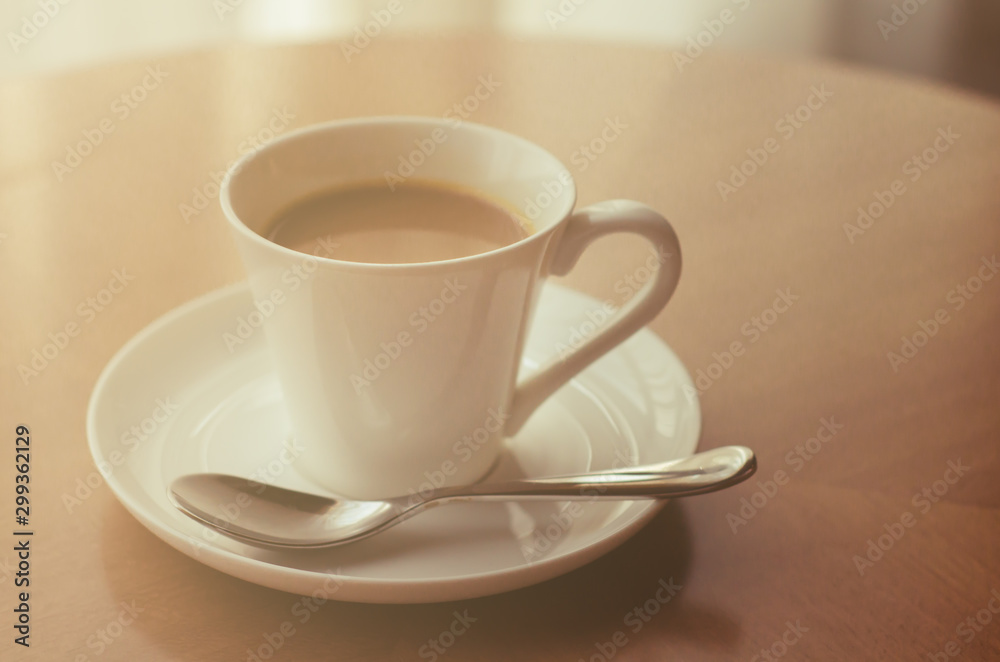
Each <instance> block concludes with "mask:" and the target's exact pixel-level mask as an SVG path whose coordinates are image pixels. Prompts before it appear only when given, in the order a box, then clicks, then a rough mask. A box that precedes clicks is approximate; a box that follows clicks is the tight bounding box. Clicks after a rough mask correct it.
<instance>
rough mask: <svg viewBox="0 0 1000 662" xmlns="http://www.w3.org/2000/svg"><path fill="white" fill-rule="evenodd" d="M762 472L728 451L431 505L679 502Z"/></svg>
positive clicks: (487, 489) (498, 487) (451, 496)
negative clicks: (526, 501)
mask: <svg viewBox="0 0 1000 662" xmlns="http://www.w3.org/2000/svg"><path fill="white" fill-rule="evenodd" d="M756 470H757V458H756V457H754V454H753V451H752V450H750V449H749V448H746V447H745V446H722V447H720V448H714V449H712V450H709V451H705V452H703V453H696V454H694V455H692V456H690V457H686V458H682V459H679V460H672V461H670V462H664V463H662V464H647V465H643V466H638V467H623V468H621V469H612V470H609V471H598V472H594V473H586V474H578V475H572V476H554V477H551V478H537V479H532V480H515V481H508V482H504V483H481V484H478V485H465V486H461V487H453V488H442V489H439V490H436V491H435V492H434V493H432V494H431V495H429V496H428V498H427V499H425V501H424V503H427V502H429V501H441V500H448V501H452V500H465V499H476V500H484V499H504V500H509V499H510V498H511V497H512V496H514V497H518V498H528V499H530V498H531V497H541V498H551V497H563V498H566V499H593V498H600V499H615V498H618V499H634V498H660V499H662V498H673V497H683V496H693V495H695V494H705V493H707V492H715V491H716V490H721V489H724V488H726V487H729V486H731V485H735V484H737V483H740V482H742V481H744V480H746V479H747V478H749V477H750V476H752V475H753V473H754V472H755V471H756Z"/></svg>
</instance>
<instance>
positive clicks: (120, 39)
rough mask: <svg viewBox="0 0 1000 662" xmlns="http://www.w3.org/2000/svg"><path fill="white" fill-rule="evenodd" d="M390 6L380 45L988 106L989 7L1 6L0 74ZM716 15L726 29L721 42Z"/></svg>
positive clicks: (453, 1)
mask: <svg viewBox="0 0 1000 662" xmlns="http://www.w3.org/2000/svg"><path fill="white" fill-rule="evenodd" d="M390 1H392V2H399V3H400V6H401V7H402V10H401V11H399V13H398V15H396V16H394V17H393V19H392V21H391V23H390V24H389V25H388V26H386V27H385V28H384V29H383V28H381V27H380V28H379V30H380V31H383V30H384V32H385V33H386V34H391V33H396V34H407V33H411V34H412V33H419V34H442V35H446V34H450V33H468V32H491V33H499V34H501V35H505V36H508V37H510V38H513V39H575V40H599V41H605V42H626V43H632V44H649V45H658V46H668V47H674V48H682V49H683V48H686V47H688V46H690V45H691V44H692V43H695V40H697V39H701V40H702V43H709V44H710V45H711V47H712V48H716V47H718V48H720V49H728V50H737V51H746V52H760V53H767V54H773V55H778V56H781V57H790V58H813V59H814V58H825V59H835V60H840V61H845V62H849V63H854V64H860V65H863V66H869V67H875V68H880V69H886V70H891V71H895V72H899V73H903V74H909V75H915V76H920V77H925V78H930V79H935V80H939V81H943V82H947V83H950V84H954V85H958V86H961V87H964V88H967V89H970V90H974V91H977V92H980V93H984V94H989V95H994V96H996V95H1000V39H998V37H1000V1H998V0H3V2H2V3H0V29H2V32H3V34H4V36H5V41H6V42H7V44H6V46H5V47H3V48H0V76H3V77H12V76H25V75H35V74H39V73H49V72H58V71H63V70H67V69H75V68H81V67H90V66H94V65H97V64H99V63H101V62H105V61H108V60H112V59H121V58H129V57H140V56H150V55H154V54H162V53H169V52H175V51H180V50H189V49H204V48H213V47H219V46H224V45H225V44H229V43H233V42H246V41H251V42H269V43H275V42H302V41H316V40H326V39H344V38H348V39H349V38H353V37H354V35H355V34H356V30H359V29H362V27H363V26H364V25H365V24H366V23H367V22H368V21H371V20H373V19H372V17H373V12H379V11H380V10H385V8H386V7H387V6H388V4H389V2H390ZM725 10H729V11H730V12H731V14H730V15H729V16H734V17H735V19H734V20H733V21H732V22H731V23H730V24H729V25H726V27H725V29H723V30H721V31H720V30H718V29H717V28H718V26H719V22H718V21H719V19H720V17H722V12H723V11H725ZM568 17H571V18H572V20H563V19H566V18H568ZM713 26H714V27H715V28H716V32H718V35H716V34H712V27H713ZM692 48H695V46H692Z"/></svg>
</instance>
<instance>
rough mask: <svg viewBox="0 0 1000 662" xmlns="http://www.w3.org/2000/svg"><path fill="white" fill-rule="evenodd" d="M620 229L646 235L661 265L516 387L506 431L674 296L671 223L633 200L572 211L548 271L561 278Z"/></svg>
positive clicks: (675, 250) (676, 255)
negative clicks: (611, 313) (567, 349)
mask: <svg viewBox="0 0 1000 662" xmlns="http://www.w3.org/2000/svg"><path fill="white" fill-rule="evenodd" d="M619 232H631V233H634V234H638V235H641V236H643V237H645V238H646V239H648V240H649V241H650V242H651V243H652V244H653V246H655V247H656V250H657V254H658V256H659V262H660V267H659V269H658V270H657V271H656V274H655V277H654V278H653V280H652V282H651V283H648V284H646V285H645V286H644V287H643V289H642V290H641V291H640V292H639V293H637V294H636V295H635V296H634V297H633V298H632V299H631V300H629V301H628V302H627V303H626V304H625V305H624V306H623V307H622V309H621V310H619V311H618V312H617V314H616V316H615V317H614V319H612V320H611V321H610V322H609V323H608V324H607V326H605V328H604V329H603V330H601V331H600V332H599V333H598V334H597V335H595V336H594V337H592V338H590V339H588V340H587V341H586V342H584V344H583V345H581V346H580V347H578V348H577V349H575V350H574V351H573V352H572V353H570V354H569V355H568V356H565V357H564V358H562V359H555V360H553V361H551V362H550V363H549V364H548V365H546V366H544V367H542V368H541V369H539V370H538V371H537V372H535V373H534V374H532V375H530V376H529V377H528V378H527V379H524V380H522V381H521V382H520V383H519V384H518V385H517V388H516V389H515V391H514V397H513V402H512V404H511V408H510V418H509V419H508V420H507V423H506V425H505V427H504V432H505V433H506V434H508V435H512V434H514V433H515V432H517V431H518V430H519V429H520V428H521V426H522V425H524V423H525V422H526V421H527V420H528V418H529V417H530V416H531V414H532V413H533V412H534V411H535V409H537V408H538V406H539V405H540V404H542V403H543V402H545V400H547V399H548V398H549V396H551V395H552V394H553V393H554V392H555V391H556V390H557V389H559V387H561V386H562V385H563V384H565V383H566V382H568V381H569V380H570V379H572V378H573V377H574V376H575V375H576V374H577V373H579V372H580V371H581V370H583V369H584V368H586V367H587V366H589V365H590V364H591V363H593V362H594V361H596V360H597V359H599V358H600V357H602V356H603V355H604V354H606V353H608V352H609V351H610V350H611V349H613V348H614V347H615V346H617V345H619V344H620V343H622V342H624V341H625V340H627V339H628V338H629V337H630V336H632V334H634V333H635V332H636V331H638V330H639V329H641V328H642V327H644V326H645V325H646V324H648V323H649V322H651V321H652V320H653V319H654V318H655V317H656V316H657V314H659V312H660V311H661V310H663V308H664V306H666V305H667V302H668V301H669V300H670V297H671V295H673V293H674V290H675V289H676V288H677V282H678V281H679V280H680V276H681V247H680V242H679V241H678V240H677V233H676V232H674V228H673V226H671V225H670V222H669V221H667V219H665V218H664V217H663V216H661V215H660V214H658V213H657V212H655V211H653V210H652V209H650V208H649V207H647V206H646V205H644V204H641V203H638V202H633V201H631V200H609V201H607V202H602V203H599V204H596V205H591V206H589V207H586V208H584V209H581V210H579V211H578V212H576V213H575V214H573V215H572V216H571V217H570V218H569V220H568V221H567V226H566V229H565V231H564V232H563V234H562V236H561V237H560V238H559V239H558V243H557V245H556V246H555V247H554V250H553V256H552V259H551V260H550V262H549V269H548V273H550V274H553V275H556V276H564V275H566V274H567V273H569V272H570V270H571V269H572V268H573V266H574V265H575V264H576V262H577V260H578V259H579V258H580V255H582V254H583V251H584V250H586V248H587V246H589V245H590V244H591V242H593V241H594V240H595V239H598V238H599V237H603V236H604V235H609V234H616V233H619Z"/></svg>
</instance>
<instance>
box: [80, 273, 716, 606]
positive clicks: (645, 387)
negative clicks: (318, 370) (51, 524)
mask: <svg viewBox="0 0 1000 662" xmlns="http://www.w3.org/2000/svg"><path fill="white" fill-rule="evenodd" d="M599 305H600V304H598V303H597V302H596V301H595V300H593V299H590V298H589V297H586V296H584V295H581V294H578V293H576V292H573V291H571V290H567V289H564V288H560V287H556V286H553V285H548V286H546V288H545V290H544V292H543V294H542V297H541V302H540V305H539V309H538V314H537V317H536V320H535V324H534V328H533V331H532V334H531V337H530V339H529V342H528V344H527V350H526V362H527V364H528V365H532V366H534V365H537V364H539V363H541V362H542V361H543V360H544V359H545V358H546V357H548V356H552V355H554V354H556V352H557V348H558V347H560V345H562V346H565V345H567V344H568V343H569V341H570V332H571V330H572V329H578V330H580V331H582V332H583V333H584V334H586V332H587V331H589V330H591V329H592V328H593V327H592V325H591V324H590V323H589V322H587V317H586V312H587V311H590V310H597V309H598V308H599ZM252 310H253V307H252V299H251V296H250V293H249V290H248V289H247V288H246V286H245V285H244V284H238V285H234V286H230V287H227V288H224V289H221V290H218V291H215V292H211V293H209V294H207V295H205V296H203V297H200V298H198V299H196V300H194V301H191V302H189V303H187V304H185V305H183V306H181V307H180V308H178V309H176V310H174V311H172V312H170V313H168V314H167V315H165V316H164V317H162V318H160V319H159V320H157V321H156V322H154V323H153V324H151V325H150V326H149V327H147V328H146V329H144V330H143V331H142V332H140V333H139V334H138V335H137V336H136V337H135V338H133V339H132V340H130V341H129V342H128V343H127V344H126V345H125V346H124V347H122V349H121V350H120V351H119V352H118V353H117V354H116V355H115V356H114V358H112V360H111V361H110V363H109V364H108V365H107V367H106V368H105V369H104V372H103V373H102V374H101V376H100V378H99V379H98V381H97V384H96V386H95V387H94V393H93V395H92V397H91V401H90V407H89V410H88V413H87V436H88V438H89V441H90V450H91V453H92V454H93V456H94V460H95V461H96V462H97V465H98V467H106V466H108V465H111V466H112V467H113V469H112V471H111V474H110V475H109V476H108V477H107V482H108V485H109V486H110V487H111V489H112V491H113V492H114V493H115V495H116V496H117V498H118V500H119V501H121V503H122V504H123V505H124V506H125V507H126V508H127V509H128V510H129V512H131V513H132V514H133V515H134V516H135V517H136V518H137V519H138V520H139V521H140V522H142V523H143V524H144V525H145V526H146V527H147V528H149V530H151V531H152V532H153V533H155V534H156V535H157V536H159V537H160V538H162V539H163V540H165V541H166V542H167V543H169V544H170V545H172V546H173V547H175V548H177V549H178V550H180V551H181V552H183V553H185V554H187V555H189V556H191V557H193V558H195V559H197V560H198V561H201V562H202V563H204V564H206V565H208V566H211V567H213V568H216V569H218V570H221V571H223V572H225V573H228V574H230V575H233V576H235V577H239V578H241V579H245V580H247V581H251V582H254V583H257V584H261V585H263V586H268V587H271V588H275V589H279V590H283V591H289V592H291V593H298V594H303V595H309V594H313V593H316V595H318V596H322V597H326V598H330V599H336V600H347V601H355V602H378V603H416V602H438V601H444V600H459V599H465V598H472V597H478V596H483V595H490V594H494V593H500V592H503V591H509V590H512V589H516V588H520V587H523V586H529V585H531V584H535V583H538V582H541V581H544V580H546V579H550V578H552V577H556V576H558V575H560V574H563V573H565V572H568V571H570V570H573V569H575V568H578V567H580V566H582V565H584V564H586V563H588V562H590V561H592V560H594V559H596V558H597V557H599V556H601V555H602V554H604V553H606V552H608V551H609V550H611V549H613V548H615V547H616V546H618V545H619V544H621V543H622V542H624V541H625V540H627V539H628V538H629V537H630V536H632V535H633V534H634V533H635V532H636V531H638V530H639V528H640V527H642V525H643V524H645V523H646V522H647V521H649V520H650V519H651V518H652V517H653V515H655V514H656V512H657V511H658V510H659V508H660V507H661V506H662V503H658V502H654V501H635V502H632V501H612V502H604V503H598V502H575V504H576V505H574V506H573V507H571V508H569V509H567V510H561V509H562V508H563V507H564V506H566V505H567V504H565V503H555V502H524V503H520V504H517V503H510V504H504V503H463V504H454V505H448V506H445V507H441V508H437V509H434V510H431V511H428V512H427V513H424V514H421V515H419V516H417V517H415V518H414V519H411V520H409V521H407V522H404V523H403V524H401V525H399V526H398V527H396V528H394V529H391V530H389V531H387V532H385V533H382V534H380V535H377V536H375V537H373V538H369V539H368V540H364V541H361V542H358V543H354V544H352V545H347V546H344V547H338V548H331V549H325V550H263V549H257V548H255V547H250V546H247V545H244V544H241V543H239V542H236V541H234V540H230V539H228V538H226V537H224V536H221V535H219V534H215V533H214V532H212V531H211V530H209V529H207V528H205V527H203V526H202V525H200V524H198V523H196V522H194V521H193V520H190V519H188V518H187V517H186V516H184V515H182V514H181V513H180V512H179V511H177V510H176V509H175V508H174V507H173V506H172V505H171V504H170V502H169V501H168V500H167V496H166V491H167V485H168V484H169V483H170V482H171V481H172V480H173V479H174V478H176V477H177V476H180V475H182V474H185V473H192V472H200V471H211V472H220V473H231V474H238V475H244V476H250V475H251V474H253V473H254V472H258V471H263V472H265V473H267V475H268V476H270V477H271V478H272V479H273V480H274V482H275V484H278V485H282V486H285V487H292V488H300V489H308V490H314V491H317V492H322V490H321V489H320V488H318V487H316V486H314V485H312V484H310V483H309V482H308V480H306V479H305V478H303V477H302V476H300V475H299V474H298V473H297V472H296V471H295V467H294V464H292V465H289V464H287V463H283V462H282V461H281V460H280V459H279V458H280V457H281V456H282V452H283V451H284V452H285V458H286V459H287V457H288V451H287V450H286V447H285V446H284V444H286V443H288V439H289V427H288V422H287V420H286V417H285V413H284V409H283V407H282V402H281V398H282V395H281V390H280V388H279V386H278V383H277V381H276V378H275V376H274V375H273V373H272V371H271V367H270V363H269V360H270V359H269V355H268V354H267V348H266V346H265V344H264V334H263V332H262V331H261V330H260V329H256V330H254V332H253V334H252V335H250V337H249V338H248V339H247V340H246V342H245V343H244V344H243V345H241V346H239V347H236V348H235V349H234V351H233V352H230V351H229V349H228V348H227V345H226V343H225V341H224V340H223V334H225V333H233V332H234V329H235V328H236V325H237V323H238V320H239V319H240V318H243V319H246V318H247V315H248V314H249V313H250V312H251V311H252ZM684 385H689V386H690V385H691V378H690V376H689V375H688V373H687V371H686V370H685V369H684V366H683V365H682V364H681V362H680V361H679V360H678V358H677V357H676V356H675V355H674V353H673V352H672V351H671V350H670V349H669V348H668V347H667V346H666V345H665V344H664V343H663V341H662V340H660V338H659V337H658V336H656V335H655V334H654V333H653V332H651V331H649V330H646V329H643V330H642V331H640V332H639V333H638V334H636V335H635V336H634V337H633V338H631V339H630V340H629V341H627V342H626V343H624V344H623V345H621V346H619V348H617V349H616V350H614V351H613V352H611V353H610V354H608V355H607V356H605V357H604V358H603V359H601V360H600V361H598V362H597V363H595V364H594V365H593V366H591V367H590V368H588V369H587V370H586V371H584V372H583V373H582V374H581V375H580V376H579V377H578V378H577V379H575V380H573V382H571V383H570V384H569V385H567V386H566V387H564V388H563V389H561V390H560V391H559V392H558V393H557V394H556V395H555V396H553V397H552V398H551V399H550V400H549V401H548V402H546V403H545V404H544V405H543V406H542V407H541V408H540V409H539V410H538V411H537V412H536V413H535V415H534V416H533V417H532V418H531V420H530V421H529V422H528V423H527V425H525V427H524V428H523V429H522V431H521V432H520V433H519V434H518V435H517V436H516V437H514V438H513V439H511V440H509V442H508V443H509V448H508V451H507V452H506V454H505V456H504V457H503V458H502V459H501V461H500V463H499V465H498V467H497V469H496V470H495V471H494V473H493V475H492V476H491V477H490V479H489V480H493V479H508V478H511V477H518V476H543V475H554V474H562V473H576V472H584V471H590V470H599V469H605V468H611V467H612V465H613V464H614V462H615V458H616V457H619V458H624V462H627V463H630V464H646V463H650V462H662V461H665V460H670V459H674V458H680V457H686V456H688V455H690V454H691V453H692V452H693V451H694V449H695V447H696V446H697V443H698V435H699V432H700V427H701V417H700V411H699V408H698V403H697V400H695V399H693V398H689V397H687V396H685V394H684V392H683V391H682V387H683V386H684ZM688 392H689V393H691V392H693V389H688ZM168 409H171V410H173V411H170V412H169V413H168V412H167V410H168ZM133 426H136V430H137V431H138V432H139V434H135V433H134V432H130V431H129V429H130V428H132V427H133ZM622 464H623V462H622V461H619V462H618V466H621V465H622ZM263 477H264V476H262V475H260V474H258V478H263ZM546 543H548V544H546Z"/></svg>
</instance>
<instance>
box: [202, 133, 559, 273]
mask: <svg viewBox="0 0 1000 662" xmlns="http://www.w3.org/2000/svg"><path fill="white" fill-rule="evenodd" d="M455 121H456V120H448V119H444V118H440V117H429V116H420V115H378V116H372V117H356V118H350V119H341V120H330V121H327V122H319V123H316V124H310V125H308V126H304V127H301V128H299V129H295V130H293V131H289V132H288V133H286V134H283V135H281V136H278V137H277V138H275V139H274V140H272V141H270V142H268V143H267V144H265V145H263V146H261V147H260V148H257V149H254V150H253V151H251V152H248V153H247V154H244V155H243V156H241V157H240V158H239V159H238V160H237V161H236V162H235V163H233V165H232V166H230V167H229V169H228V170H227V171H226V174H225V177H223V179H222V183H221V184H220V186H219V202H220V204H221V206H222V212H223V215H224V216H225V217H226V220H227V221H228V222H229V224H230V225H231V226H232V227H233V228H234V229H235V230H236V231H237V232H238V233H240V234H241V235H242V236H244V237H246V238H247V239H249V240H250V241H252V242H254V243H255V244H257V245H258V246H262V247H266V248H267V249H270V250H274V251H277V252H278V253H280V254H283V255H285V256H287V257H294V258H297V259H302V258H303V257H304V258H306V259H315V260H317V261H318V262H319V263H320V264H329V265H332V266H337V267H341V268H354V269H359V270H394V271H398V270H414V269H421V270H429V269H436V268H440V267H452V266H459V265H464V264H469V263H474V262H476V261H479V260H487V259H491V258H495V257H498V256H500V255H503V254H506V253H510V252H513V251H516V250H519V249H520V248H522V247H523V246H526V245H527V244H529V243H532V242H534V241H541V240H542V238H543V237H548V236H549V235H551V234H552V233H553V232H555V231H556V230H557V229H558V228H559V227H560V226H561V225H562V224H563V223H565V222H566V220H567V219H568V218H569V217H570V215H571V214H572V211H573V209H574V207H575V206H576V199H577V197H576V195H577V192H576V181H575V180H574V178H573V174H572V173H571V172H570V170H569V168H567V167H566V166H565V164H564V163H563V162H562V161H560V160H559V159H558V158H557V157H556V156H555V155H554V154H552V152H550V151H549V150H547V149H545V148H544V147H542V146H541V145H538V144H537V143H534V142H532V141H530V140H528V139H527V138H522V137H521V136H519V135H517V134H514V133H510V132H508V131H504V130H502V129H498V128H496V127H492V126H488V125H485V124H479V123H476V122H466V121H463V120H457V121H458V124H455V125H453V123H454V122H455ZM372 124H423V125H426V126H428V127H429V128H430V130H433V129H434V128H442V127H444V128H446V129H450V130H452V131H454V130H458V129H464V130H472V131H479V132H483V133H488V134H493V135H494V136H498V137H502V138H503V139H504V140H508V141H513V142H516V143H518V144H519V145H520V146H521V147H522V148H525V149H529V150H532V151H535V152H537V153H539V154H540V155H542V156H543V157H545V158H547V159H549V160H550V161H552V163H553V164H555V165H556V166H558V167H559V168H561V170H559V172H566V173H567V174H568V175H569V183H568V184H567V187H568V188H569V197H568V198H567V202H566V204H564V205H563V208H558V207H557V208H556V209H555V210H553V211H552V212H551V213H553V214H556V213H557V212H558V218H557V220H555V221H554V222H553V223H552V224H551V225H549V226H548V227H546V228H544V229H541V230H537V231H535V232H534V233H532V234H530V235H528V236H526V237H523V238H521V239H518V240H517V241H515V242H514V243H512V244H507V245H506V246H501V247H500V248H494V249H493V250H490V251H486V252H484V253H475V254H474V255H466V256H463V257H456V258H450V259H447V260H436V261H428V262H400V263H392V262H386V263H383V262H353V261H350V260H339V259H336V258H332V257H324V256H321V255H312V254H309V253H303V252H301V251H297V250H294V249H292V248H288V247H286V246H282V245H281V244H277V243H275V242H273V241H271V240H269V239H267V238H265V237H263V236H261V235H260V234H258V233H256V232H254V231H253V230H252V229H250V228H249V227H248V226H247V225H246V223H244V222H243V220H242V219H240V217H239V215H238V214H237V213H236V211H235V210H234V209H233V205H232V201H231V200H230V184H231V182H232V180H233V178H234V177H236V176H238V175H239V174H240V171H241V170H243V169H244V168H245V167H247V166H248V165H249V164H250V163H251V162H252V161H253V160H254V159H255V158H257V157H258V156H260V155H262V154H263V153H265V152H267V151H269V150H271V149H274V148H276V147H278V146H279V145H282V144H284V143H287V142H291V141H293V140H296V139H299V138H301V137H303V136H306V135H308V134H311V133H323V132H326V131H330V130H336V129H349V128H351V127H355V126H361V125H372ZM427 181H447V180H432V179H428V180H427Z"/></svg>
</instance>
